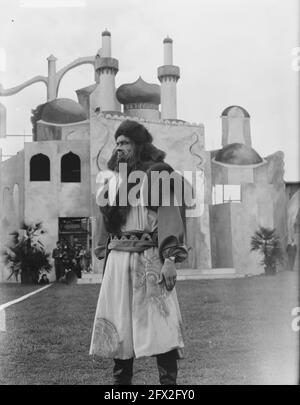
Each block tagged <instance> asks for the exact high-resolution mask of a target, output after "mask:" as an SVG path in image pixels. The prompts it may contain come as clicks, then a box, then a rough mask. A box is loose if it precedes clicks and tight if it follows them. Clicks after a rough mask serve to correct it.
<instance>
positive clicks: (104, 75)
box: [95, 30, 120, 112]
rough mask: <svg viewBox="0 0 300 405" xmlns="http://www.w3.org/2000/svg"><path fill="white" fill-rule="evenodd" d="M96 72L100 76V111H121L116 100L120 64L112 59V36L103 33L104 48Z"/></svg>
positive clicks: (97, 61) (96, 61)
mask: <svg viewBox="0 0 300 405" xmlns="http://www.w3.org/2000/svg"><path fill="white" fill-rule="evenodd" d="M95 70H96V73H97V74H98V75H99V107H100V111H101V112H102V111H119V110H120V106H119V103H118V102H117V100H116V88H115V77H116V74H117V73H118V70H119V62H118V60H117V59H114V58H112V57H111V35H110V32H109V31H107V30H105V31H103V32H102V48H101V55H100V58H98V57H97V58H96V60H95Z"/></svg>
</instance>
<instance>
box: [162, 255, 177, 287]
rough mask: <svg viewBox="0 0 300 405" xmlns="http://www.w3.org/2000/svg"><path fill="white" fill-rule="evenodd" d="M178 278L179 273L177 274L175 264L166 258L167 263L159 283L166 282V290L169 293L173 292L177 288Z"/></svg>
mask: <svg viewBox="0 0 300 405" xmlns="http://www.w3.org/2000/svg"><path fill="white" fill-rule="evenodd" d="M176 278H177V272H176V267H175V264H174V262H173V261H172V260H170V259H168V258H166V259H165V262H164V264H163V266H162V269H161V273H160V277H159V280H158V283H163V282H165V284H166V289H167V290H168V291H172V290H173V288H174V287H175V283H176Z"/></svg>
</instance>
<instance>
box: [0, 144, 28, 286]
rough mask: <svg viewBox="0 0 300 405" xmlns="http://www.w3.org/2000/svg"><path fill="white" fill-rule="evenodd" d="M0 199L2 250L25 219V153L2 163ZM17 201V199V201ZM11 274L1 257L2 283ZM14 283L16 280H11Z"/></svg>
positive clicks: (0, 273) (0, 168)
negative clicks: (15, 196) (16, 189)
mask: <svg viewBox="0 0 300 405" xmlns="http://www.w3.org/2000/svg"><path fill="white" fill-rule="evenodd" d="M0 171H1V172H0V179H1V181H0V185H1V187H0V198H1V212H0V219H1V226H0V249H1V251H2V249H3V248H4V247H5V246H6V244H7V243H8V242H9V240H10V236H9V233H10V232H12V231H15V230H17V229H18V228H19V225H20V223H21V222H22V220H23V219H24V153H23V151H21V152H18V154H17V155H15V156H13V157H11V158H10V159H7V160H5V161H4V162H1V163H0ZM15 185H17V186H18V190H19V191H18V195H19V198H18V204H17V206H16V202H17V201H14V186H15ZM15 200H16V199H15ZM8 275H9V272H8V270H7V269H5V267H4V264H3V261H2V258H1V256H0V281H6V280H7V277H8ZM11 281H14V280H11Z"/></svg>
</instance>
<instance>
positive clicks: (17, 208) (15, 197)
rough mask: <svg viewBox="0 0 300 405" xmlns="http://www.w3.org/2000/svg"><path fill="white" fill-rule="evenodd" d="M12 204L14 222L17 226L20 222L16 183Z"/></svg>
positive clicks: (18, 194)
mask: <svg viewBox="0 0 300 405" xmlns="http://www.w3.org/2000/svg"><path fill="white" fill-rule="evenodd" d="M13 204H14V213H15V221H16V223H17V225H18V224H19V222H20V191H19V184H18V183H15V185H14V188H13Z"/></svg>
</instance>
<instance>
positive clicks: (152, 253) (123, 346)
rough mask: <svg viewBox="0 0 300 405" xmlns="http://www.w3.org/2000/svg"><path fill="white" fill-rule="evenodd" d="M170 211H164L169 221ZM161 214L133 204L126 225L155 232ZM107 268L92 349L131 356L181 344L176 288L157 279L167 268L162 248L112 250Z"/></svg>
mask: <svg viewBox="0 0 300 405" xmlns="http://www.w3.org/2000/svg"><path fill="white" fill-rule="evenodd" d="M166 212H167V211H164V212H162V213H161V214H160V215H162V218H164V221H167V223H169V224H170V218H166V216H165V215H164V214H165V213H166ZM158 219H159V214H158V213H156V212H155V211H153V210H150V209H148V208H146V207H141V206H138V207H131V209H130V211H129V214H128V217H127V220H126V223H125V225H124V226H123V228H122V231H132V230H141V231H147V232H152V231H154V230H157V228H158ZM173 222H174V221H173ZM175 222H176V221H175ZM171 225H172V224H171ZM162 228H163V229H164V228H165V227H164V226H163V227H162ZM105 268H106V270H105V273H104V277H103V280H102V285H101V289H100V294H99V299H98V303H97V308H96V314H95V319H94V325H93V332H92V340H91V346H90V354H91V355H98V356H100V357H103V358H118V359H129V358H133V357H136V358H138V357H142V356H152V355H156V354H160V353H165V352H168V351H170V350H172V349H179V350H180V349H182V348H183V347H184V343H183V337H182V328H181V324H182V320H181V314H180V309H179V305H178V300H177V295H176V290H175V288H174V289H173V290H172V291H167V290H166V288H165V284H164V283H158V281H159V276H160V272H161V268H162V262H161V260H160V257H159V251H158V248H157V247H151V248H148V249H146V250H144V251H143V252H141V253H137V252H126V251H117V250H112V251H111V252H110V253H109V255H108V259H107V262H106V267H105Z"/></svg>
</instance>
